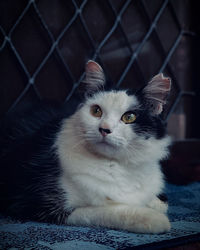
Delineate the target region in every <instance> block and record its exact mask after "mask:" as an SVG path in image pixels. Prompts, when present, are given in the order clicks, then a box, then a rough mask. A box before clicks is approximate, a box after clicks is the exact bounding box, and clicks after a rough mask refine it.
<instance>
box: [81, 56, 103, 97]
mask: <svg viewBox="0 0 200 250" xmlns="http://www.w3.org/2000/svg"><path fill="white" fill-rule="evenodd" d="M83 83H84V84H85V86H84V89H85V92H86V93H89V94H91V93H94V92H96V91H98V90H100V89H102V88H103V86H104V84H105V75H104V72H103V69H102V68H101V66H100V65H99V64H98V63H96V62H95V61H92V60H90V61H88V62H87V64H86V66H85V79H84V80H83Z"/></svg>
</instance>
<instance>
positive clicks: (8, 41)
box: [0, 0, 195, 120]
mask: <svg viewBox="0 0 200 250" xmlns="http://www.w3.org/2000/svg"><path fill="white" fill-rule="evenodd" d="M71 2H72V4H73V6H74V9H75V11H74V13H73V15H72V16H71V19H70V20H69V21H68V23H67V24H66V25H65V27H64V28H63V29H62V31H61V32H60V33H59V35H58V36H57V38H55V37H54V36H53V34H52V32H51V30H50V29H49V27H48V25H47V23H46V22H45V19H44V17H43V15H42V14H41V12H40V10H39V8H38V2H37V1H36V0H29V1H28V2H27V5H26V6H25V8H24V10H23V11H22V13H21V14H20V15H19V17H18V18H17V20H16V22H15V23H14V25H13V26H12V28H11V29H10V31H9V32H8V34H6V32H5V30H4V29H3V27H2V25H1V24H0V33H1V34H2V36H3V38H4V39H3V41H2V44H1V46H0V52H2V51H3V50H4V49H5V48H6V46H7V45H8V46H9V47H10V48H11V50H12V53H13V54H14V56H15V57H16V59H17V62H18V64H19V66H20V68H21V69H22V71H23V72H24V74H25V76H26V78H27V84H26V86H25V88H24V89H23V91H22V92H21V93H20V95H19V96H18V97H17V98H16V100H15V101H14V103H13V104H12V105H11V106H10V108H9V110H8V112H9V111H11V110H12V109H13V108H14V107H15V106H16V105H17V104H18V103H19V102H20V101H21V99H22V98H23V97H24V96H25V95H26V93H27V92H28V91H29V89H30V87H32V88H33V90H34V92H35V94H36V96H37V97H38V98H39V99H42V96H41V94H40V91H39V90H38V88H37V86H36V84H35V82H36V77H37V76H38V74H39V73H40V72H41V70H42V68H43V67H44V66H45V65H46V63H47V61H48V59H49V58H50V56H51V55H52V54H53V53H55V54H56V55H57V58H58V59H59V60H60V62H61V64H62V65H63V68H64V71H65V72H66V74H67V75H68V76H69V77H70V79H71V81H72V82H73V87H72V89H71V91H70V92H69V93H67V95H66V98H65V101H68V100H69V99H70V98H71V96H72V95H73V93H74V91H75V90H76V88H77V87H78V86H79V84H80V82H81V81H82V80H83V77H84V73H82V74H81V76H80V77H79V79H78V80H75V77H74V75H73V73H72V72H71V70H70V68H69V66H68V64H67V63H66V61H65V59H64V57H63V55H62V51H61V49H60V48H59V43H60V41H61V39H62V38H63V36H64V35H65V34H66V33H67V32H68V30H69V29H70V28H71V26H72V25H73V23H74V22H75V21H76V20H77V19H78V20H79V21H80V24H81V25H82V28H83V29H84V32H85V35H86V36H87V38H88V41H89V43H90V45H91V48H92V50H93V55H92V58H91V59H93V60H95V59H97V58H98V60H99V61H100V62H101V63H102V65H103V60H102V55H101V50H102V48H103V47H104V45H105V44H106V42H107V41H108V39H109V38H110V37H111V36H112V34H113V33H114V32H115V30H116V29H117V28H119V29H120V31H121V34H122V36H123V39H124V41H125V44H126V46H127V48H128V50H129V53H130V58H129V61H128V63H127V65H126V67H125V68H124V70H123V72H122V74H121V76H120V77H119V80H118V81H117V82H116V84H115V85H116V87H119V86H120V85H121V84H122V82H123V81H124V79H125V77H126V75H127V74H128V72H129V70H130V68H131V67H132V66H133V64H134V65H135V67H136V68H137V71H138V75H139V76H140V81H141V82H142V83H143V84H144V83H145V80H144V76H143V74H142V70H141V66H140V64H139V63H138V56H139V55H140V53H141V50H142V48H143V47H144V46H145V44H146V43H147V41H148V39H149V38H150V36H151V35H152V34H154V36H155V39H156V43H157V46H158V47H159V49H160V52H161V55H162V58H164V59H163V62H162V65H161V66H160V69H159V72H161V71H165V69H166V68H167V70H168V71H169V72H170V75H171V76H172V78H173V82H174V84H175V85H176V89H177V91H178V94H177V96H176V99H175V100H174V101H173V103H172V105H171V107H170V110H169V112H168V115H167V116H166V120H167V119H168V118H169V116H170V114H171V113H172V112H173V110H174V109H175V107H176V105H177V103H178V102H179V100H180V99H181V97H182V95H183V94H184V93H183V92H181V91H180V86H179V83H178V81H177V79H176V76H175V74H174V72H173V70H172V69H171V67H170V65H169V61H170V59H171V57H172V55H173V54H174V52H175V50H176V48H177V47H178V45H179V44H180V41H181V39H182V37H183V36H184V35H187V36H188V35H189V36H194V35H195V33H193V32H190V31H185V30H183V29H181V25H180V23H179V21H178V18H177V16H176V13H175V11H174V9H173V6H172V4H171V3H170V1H169V0H164V1H163V2H162V5H161V7H160V9H159V11H158V12H157V14H156V15H155V17H154V18H153V20H151V18H150V15H149V11H148V8H147V6H146V3H145V1H143V0H142V1H140V2H139V5H140V9H141V11H142V12H143V15H144V16H145V19H146V22H147V23H148V24H149V28H148V31H147V33H146V35H145V36H144V38H143V39H142V40H141V41H140V44H139V45H138V47H137V48H136V50H133V49H132V46H131V43H130V42H129V38H128V37H127V35H126V32H125V31H124V28H123V25H122V16H123V15H124V13H125V11H126V10H127V9H128V8H129V7H130V3H131V2H132V1H131V0H127V1H124V3H123V6H122V7H121V9H120V11H119V12H117V11H116V9H115V7H114V6H113V4H112V1H111V0H107V1H105V0H104V1H103V2H104V4H105V2H106V4H107V5H108V6H109V8H110V11H111V13H112V15H113V16H114V18H115V21H114V22H113V25H112V27H111V28H110V30H109V31H108V32H107V34H106V35H105V36H104V38H103V39H102V40H101V42H100V43H99V44H98V46H96V45H95V42H94V40H93V37H92V35H91V32H90V30H89V28H88V27H87V24H86V22H85V19H84V16H83V14H82V13H83V10H84V9H85V8H87V4H88V0H84V1H82V3H81V5H80V7H78V5H77V3H76V1H75V0H72V1H71ZM167 6H168V7H169V8H170V12H171V14H172V15H173V18H174V22H175V24H176V25H177V27H178V29H179V34H178V36H177V38H176V40H175V41H174V43H173V45H172V46H171V48H170V50H169V51H168V52H167V53H166V52H165V50H164V47H163V45H162V41H161V39H160V38H159V35H158V32H157V24H158V22H159V20H160V18H161V17H162V15H163V12H164V11H165V9H166V8H167ZM30 8H32V9H33V10H34V12H35V14H36V16H37V18H38V20H39V22H40V25H41V26H42V28H43V29H44V30H45V32H46V34H47V36H48V39H49V42H50V49H49V51H48V52H47V54H46V55H45V56H44V57H43V59H42V61H41V63H40V64H39V65H38V67H37V68H36V69H35V71H34V72H33V73H32V74H30V72H29V70H28V68H27V65H26V64H25V62H24V61H23V59H22V57H21V56H20V54H19V52H18V51H17V48H16V47H15V45H14V43H13V41H12V39H13V38H12V35H13V32H14V31H15V30H16V29H17V28H18V25H19V24H20V22H21V21H22V19H23V17H24V16H25V15H26V14H27V13H28V11H29V10H30ZM103 67H104V65H103Z"/></svg>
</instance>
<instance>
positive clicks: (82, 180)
mask: <svg viewBox="0 0 200 250" xmlns="http://www.w3.org/2000/svg"><path fill="white" fill-rule="evenodd" d="M83 85H84V86H85V94H84V98H83V100H82V102H81V104H79V105H78V106H77V105H76V106H77V108H76V109H75V110H71V106H70V104H69V105H68V108H67V109H66V110H64V109H59V108H58V107H51V106H50V105H49V104H46V105H44V104H41V103H39V104H38V105H37V107H34V108H29V109H27V110H28V111H25V112H21V113H16V114H17V115H16V114H15V118H12V115H10V116H9V117H8V118H5V119H4V120H3V121H2V123H1V139H0V143H1V148H2V150H1V153H0V168H1V169H0V172H1V175H0V176H1V177H0V203H1V209H0V210H1V211H2V212H3V213H5V214H7V215H10V216H13V217H15V218H18V219H21V220H33V221H42V222H50V223H56V224H66V225H77V226H102V227H107V228H111V229H119V230H128V231H130V232H135V233H164V232H167V231H169V230H170V222H169V219H168V217H167V208H168V205H167V203H165V202H163V201H161V200H160V199H159V198H158V196H159V194H161V192H162V190H163V188H164V177H163V174H162V172H161V169H160V161H161V160H162V159H164V158H166V157H167V156H168V147H169V145H170V137H169V136H168V135H166V131H165V126H164V124H163V121H162V119H161V118H160V114H161V113H162V110H163V106H164V104H165V103H166V99H167V96H168V94H169V92H170V87H171V80H170V78H167V77H164V76H163V74H162V73H160V74H158V75H156V76H155V77H153V79H152V80H151V81H150V82H149V83H148V84H147V85H146V86H145V87H143V88H142V89H140V90H138V91H135V92H133V91H130V90H114V89H112V90H105V89H106V78H105V75H104V72H103V69H102V68H101V66H100V65H99V64H98V63H97V62H95V61H91V60H90V61H88V62H87V64H86V67H85V79H84V81H83ZM10 117H11V118H10Z"/></svg>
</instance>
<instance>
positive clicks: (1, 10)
mask: <svg viewBox="0 0 200 250" xmlns="http://www.w3.org/2000/svg"><path fill="white" fill-rule="evenodd" d="M199 13H200V9H199V7H198V1H190V0H176V1H169V0H153V1H149V0H117V1H116V0H101V1H98V0H83V1H81V0H69V1H66V0H51V1H49V0H29V1H28V0H15V1H12V0H0V117H2V116H3V115H4V114H6V113H8V112H10V111H12V110H14V109H15V108H17V106H18V105H20V104H23V103H25V102H27V101H34V102H35V101H37V100H41V99H50V100H53V101H58V102H60V103H63V104H64V103H67V102H68V101H70V99H73V97H75V96H76V95H77V90H78V88H79V84H80V82H81V81H82V79H83V77H84V67H85V63H86V62H87V60H89V59H93V60H96V61H97V62H99V63H100V64H101V65H102V67H103V69H104V71H105V73H106V76H107V79H108V84H109V85H111V86H113V87H119V88H120V87H122V88H132V89H138V88H140V87H142V86H144V85H145V84H146V83H147V82H148V81H149V80H150V79H151V78H152V77H153V76H154V75H156V74H157V73H159V72H163V73H164V74H165V75H167V76H169V77H171V79H172V93H171V95H170V97H169V102H168V104H167V105H166V108H165V112H164V114H163V120H164V121H165V122H166V123H167V130H168V133H169V134H170V135H171V136H172V138H173V141H174V144H173V146H172V156H171V158H170V160H169V161H168V162H165V163H164V164H163V167H164V171H165V173H166V175H167V178H168V180H169V181H171V182H173V183H176V184H186V183H189V182H191V181H195V180H200V119H199V116H200V111H199V110H200V79H199V76H198V73H199V70H200V67H199V64H200V60H199V58H200V20H199Z"/></svg>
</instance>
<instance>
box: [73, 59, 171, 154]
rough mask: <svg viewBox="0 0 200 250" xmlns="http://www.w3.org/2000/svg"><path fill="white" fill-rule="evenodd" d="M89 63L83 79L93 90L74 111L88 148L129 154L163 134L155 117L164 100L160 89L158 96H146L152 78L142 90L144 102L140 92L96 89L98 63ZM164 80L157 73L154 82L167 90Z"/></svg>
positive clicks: (99, 77)
mask: <svg viewBox="0 0 200 250" xmlns="http://www.w3.org/2000/svg"><path fill="white" fill-rule="evenodd" d="M91 63H92V65H90V67H91V68H89V70H90V71H89V73H88V72H87V70H86V80H87V83H89V84H93V83H94V85H93V86H92V88H93V89H92V90H93V92H94V93H93V94H92V95H90V97H88V98H87V99H86V101H85V103H84V104H83V106H82V107H81V108H80V109H79V111H78V116H79V118H78V119H79V123H80V127H81V131H82V136H83V137H84V139H85V141H86V142H87V144H88V145H89V146H90V148H91V149H92V150H94V151H96V152H98V153H100V154H103V155H106V156H109V157H110V156H111V157H114V156H115V155H116V154H123V153H125V152H126V153H127V152H128V153H130V154H131V152H132V151H134V150H136V148H141V146H142V145H144V144H145V143H146V141H147V140H150V139H151V138H153V139H161V138H162V137H164V135H165V131H164V128H163V125H162V122H161V120H160V119H159V118H158V114H159V113H160V112H161V111H162V104H163V103H162V100H163V102H164V98H165V97H166V93H165V92H164V91H163V89H162V91H161V92H162V93H161V94H160V95H159V94H158V92H156V91H155V92H156V93H155V98H152V99H151V98H149V96H150V92H153V91H154V89H152V88H153V87H152V81H153V80H152V81H151V82H150V84H149V85H150V86H149V88H147V90H146V92H147V94H148V97H147V100H148V101H145V98H144V93H141V94H139V95H129V94H128V93H127V92H126V91H115V90H112V91H100V90H99V89H98V88H99V85H100V84H102V81H104V79H105V78H104V75H103V72H102V69H101V68H100V66H99V65H98V64H96V63H94V62H91ZM98 67H99V68H98ZM87 73H88V74H87ZM87 77H88V78H87ZM162 79H163V80H162ZM166 79H167V78H163V76H160V78H158V82H159V84H160V82H162V81H164V82H166V84H167V87H168V88H167V91H168V90H169V84H168V83H169V80H168V79H167V80H166ZM95 81H96V84H95ZM156 83H157V81H156ZM164 84H165V83H164ZM147 86H148V85H147ZM95 87H98V88H97V89H95ZM162 87H163V86H162ZM89 89H90V88H89ZM164 89H165V88H164ZM159 91H160V90H159ZM90 94H91V93H90ZM148 98H149V99H148ZM159 98H162V99H161V100H160V99H159ZM141 100H143V101H144V103H143V101H141ZM147 103H148V104H147Z"/></svg>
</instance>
